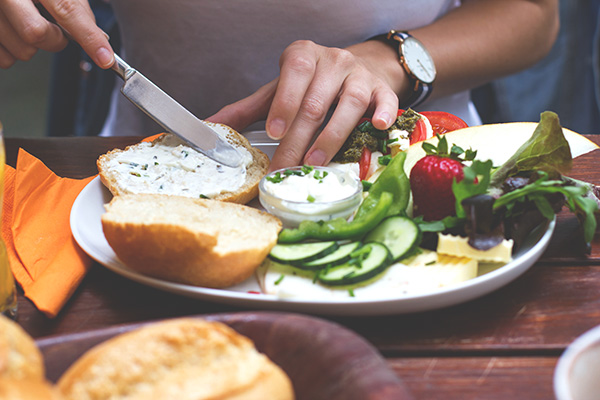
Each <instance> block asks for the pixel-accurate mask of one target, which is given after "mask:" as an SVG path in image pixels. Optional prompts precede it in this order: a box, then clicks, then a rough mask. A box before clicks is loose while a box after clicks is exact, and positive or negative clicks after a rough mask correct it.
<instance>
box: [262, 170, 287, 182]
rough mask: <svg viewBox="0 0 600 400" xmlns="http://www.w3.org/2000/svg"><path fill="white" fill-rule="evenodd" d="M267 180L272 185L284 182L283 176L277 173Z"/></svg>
mask: <svg viewBox="0 0 600 400" xmlns="http://www.w3.org/2000/svg"><path fill="white" fill-rule="evenodd" d="M265 179H266V180H268V181H269V182H271V183H281V182H282V181H283V179H284V177H283V176H281V172H276V173H275V175H273V176H267V177H266V178H265Z"/></svg>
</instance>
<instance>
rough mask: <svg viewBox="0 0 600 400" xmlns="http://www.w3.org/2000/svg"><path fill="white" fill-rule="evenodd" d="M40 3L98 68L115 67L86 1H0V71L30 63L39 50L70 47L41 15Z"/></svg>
mask: <svg viewBox="0 0 600 400" xmlns="http://www.w3.org/2000/svg"><path fill="white" fill-rule="evenodd" d="M38 2H39V3H41V5H43V6H44V8H45V9H46V10H47V11H48V12H49V13H50V15H52V17H53V18H54V19H55V20H56V22H57V23H59V24H60V25H61V26H62V27H63V28H64V29H65V30H66V31H68V32H69V33H70V35H71V36H72V37H73V39H74V40H75V41H77V43H79V44H80V45H81V47H82V48H83V49H84V50H85V52H86V53H87V54H88V55H89V56H90V57H91V58H92V60H94V62H95V63H96V64H97V65H98V66H99V67H101V68H109V67H110V66H111V65H112V64H113V62H114V53H113V50H112V48H111V46H110V44H109V42H108V37H107V35H106V34H105V33H104V32H103V31H102V30H101V29H100V28H98V26H97V25H96V19H95V18H94V14H93V13H92V10H91V9H90V6H89V4H88V2H87V1H86V0H40V1H37V0H0V68H3V69H6V68H9V67H11V66H12V65H13V64H14V63H15V62H16V61H17V60H22V61H28V60H29V59H31V57H33V55H34V54H35V53H36V52H37V51H38V50H40V49H41V50H46V51H51V52H57V51H60V50H62V49H64V48H65V46H66V45H67V43H68V40H67V38H66V37H65V36H64V35H63V33H62V31H61V29H60V28H59V27H58V26H57V25H56V24H54V23H52V22H50V21H48V20H47V19H46V18H44V17H43V16H42V15H41V14H40V12H39V10H38V9H37V7H36V6H35V3H38Z"/></svg>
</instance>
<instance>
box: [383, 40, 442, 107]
mask: <svg viewBox="0 0 600 400" xmlns="http://www.w3.org/2000/svg"><path fill="white" fill-rule="evenodd" d="M374 39H376V41H379V42H382V43H385V44H387V45H388V46H390V47H391V48H393V49H394V50H395V51H396V52H397V61H398V64H399V66H400V67H401V69H402V70H404V72H405V78H406V79H405V82H406V81H408V83H409V88H408V91H407V89H406V87H404V91H403V92H402V93H403V94H402V95H401V97H400V106H401V107H402V108H408V107H415V106H418V105H419V104H421V103H422V102H424V101H425V100H426V99H427V98H428V97H429V95H430V94H431V92H432V91H433V82H434V81H435V78H436V74H437V72H436V68H435V65H434V62H433V58H432V57H431V55H430V54H429V52H428V51H427V49H426V48H425V46H424V45H423V44H422V43H421V42H420V41H419V40H418V39H416V38H415V37H413V36H412V35H411V34H409V33H408V32H399V31H395V30H391V31H389V32H388V33H387V34H386V35H379V36H376V37H375V38H374Z"/></svg>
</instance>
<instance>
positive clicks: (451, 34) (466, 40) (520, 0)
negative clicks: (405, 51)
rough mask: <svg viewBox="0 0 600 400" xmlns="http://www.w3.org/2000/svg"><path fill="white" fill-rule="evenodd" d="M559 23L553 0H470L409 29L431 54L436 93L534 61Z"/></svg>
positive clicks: (477, 82) (458, 88)
mask: <svg viewBox="0 0 600 400" xmlns="http://www.w3.org/2000/svg"><path fill="white" fill-rule="evenodd" d="M558 28H559V20H558V2H557V0H537V1H534V0H531V1H528V0H470V1H465V2H464V5H463V6H461V7H460V8H458V9H456V10H454V11H453V12H451V13H449V14H447V15H446V16H444V17H443V18H441V19H440V20H438V21H437V22H436V23H434V24H431V25H429V26H427V27H423V28H420V29H415V30H413V31H411V33H412V34H413V35H414V36H415V37H417V38H418V39H419V40H421V42H423V44H424V45H425V46H426V47H427V49H428V50H429V52H430V53H431V55H432V57H433V58H434V60H435V64H436V68H437V71H438V76H437V80H436V84H435V90H434V91H433V97H439V96H444V95H448V94H451V93H456V92H459V91H462V90H466V89H471V88H473V87H476V86H479V85H481V84H483V83H486V82H489V81H491V80H493V79H496V78H500V77H502V76H506V75H509V74H512V73H515V72H517V71H520V70H522V69H524V68H527V67H529V66H531V65H533V64H534V63H535V62H537V61H539V60H540V59H542V58H543V57H544V56H545V55H546V54H547V53H548V51H550V48H551V47H552V44H553V43H554V40H555V39H556V35H557V33H558Z"/></svg>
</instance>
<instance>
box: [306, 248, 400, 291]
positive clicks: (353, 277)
mask: <svg viewBox="0 0 600 400" xmlns="http://www.w3.org/2000/svg"><path fill="white" fill-rule="evenodd" d="M369 248H370V251H369V253H368V255H367V256H366V258H365V259H363V260H362V262H360V263H355V262H354V260H355V259H351V260H350V261H348V262H346V263H344V264H341V265H338V266H335V267H332V268H329V269H325V270H324V271H322V272H321V273H320V274H319V276H318V277H317V279H318V280H319V281H320V282H321V283H323V284H325V285H330V286H342V285H352V284H355V283H359V282H363V281H366V280H368V279H370V278H372V277H374V276H376V275H379V274H380V273H382V272H383V271H385V269H386V268H387V267H388V266H389V265H390V264H391V263H392V258H391V255H390V251H389V250H388V249H387V247H385V246H384V245H383V244H381V243H376V242H373V243H369V244H366V245H364V246H363V247H361V248H360V249H359V250H357V251H356V252H355V253H354V254H356V253H358V252H361V251H362V250H363V249H364V250H368V249H369Z"/></svg>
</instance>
